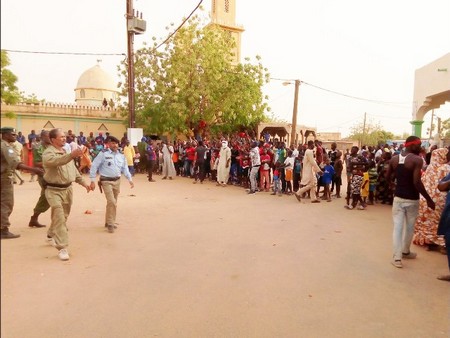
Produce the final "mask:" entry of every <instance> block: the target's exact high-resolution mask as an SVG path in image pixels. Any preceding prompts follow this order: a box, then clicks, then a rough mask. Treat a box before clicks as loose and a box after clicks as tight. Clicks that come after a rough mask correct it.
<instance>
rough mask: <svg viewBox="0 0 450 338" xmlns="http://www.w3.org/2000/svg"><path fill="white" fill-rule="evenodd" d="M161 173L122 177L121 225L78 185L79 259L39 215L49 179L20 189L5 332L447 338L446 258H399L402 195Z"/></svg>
mask: <svg viewBox="0 0 450 338" xmlns="http://www.w3.org/2000/svg"><path fill="white" fill-rule="evenodd" d="M156 179H157V182H155V183H149V182H147V181H146V179H145V176H144V175H138V176H136V177H135V182H136V187H135V188H134V189H132V190H131V189H130V187H129V186H128V184H127V182H126V181H125V180H124V179H122V192H121V195H120V199H119V207H118V223H119V224H118V229H117V231H116V232H115V233H114V234H110V233H107V232H106V231H105V228H104V227H103V225H104V211H105V204H106V202H105V198H104V196H103V195H101V194H100V193H99V191H98V190H96V191H95V192H91V193H89V194H86V191H85V190H84V189H83V188H82V187H81V186H78V185H77V186H75V187H74V191H75V193H74V195H75V196H74V200H75V202H74V205H73V207H72V212H71V215H70V217H69V221H68V225H69V228H70V233H69V237H70V246H69V253H70V256H71V259H70V260H69V261H67V262H62V261H60V260H59V259H58V258H57V251H56V249H55V248H53V247H51V246H50V245H48V244H47V243H46V241H45V237H46V230H45V229H30V228H28V226H27V225H28V221H29V218H30V216H31V214H32V208H33V207H34V204H35V202H36V201H37V198H38V195H39V186H38V184H37V183H29V182H26V183H25V184H24V185H23V186H15V199H16V204H15V208H14V211H13V214H12V217H11V220H12V223H13V226H12V227H11V231H12V232H14V233H20V234H21V235H22V236H21V237H20V238H19V239H14V240H2V241H1V255H2V256H1V264H2V266H1V267H2V274H1V310H2V311H1V335H2V337H4V338H16V337H17V338H28V337H43V338H53V337H55V338H57V337H58V338H59V337H105V338H106V337H108V338H112V337H114V338H115V337H117V338H119V337H121V338H122V337H257V338H261V337H283V338H284V337H396V338H398V337H448V335H449V295H450V293H449V283H446V282H442V281H438V280H437V279H436V275H437V274H439V273H445V272H447V271H446V266H447V262H446V257H445V256H444V255H441V254H439V253H436V252H427V251H425V250H424V249H422V248H420V247H415V246H413V250H414V251H416V252H417V253H418V258H417V259H416V260H414V261H405V262H404V268H403V269H396V268H394V267H393V266H392V265H391V264H390V263H389V262H390V259H391V252H392V249H391V247H392V239H391V238H392V223H391V214H390V207H389V206H385V205H376V206H373V207H369V209H368V210H365V211H360V210H346V209H344V208H343V205H344V200H343V199H335V200H333V201H332V202H331V203H325V202H322V203H320V204H310V203H308V201H307V200H304V201H303V202H302V203H301V204H299V203H298V201H297V200H296V199H295V198H294V197H292V196H283V197H278V196H271V195H270V194H269V193H257V194H255V195H247V194H246V193H245V191H244V190H243V189H241V188H236V187H232V186H229V187H225V188H222V187H217V186H215V184H214V183H211V182H205V184H196V185H194V184H192V181H191V180H189V179H185V178H177V179H175V180H173V181H169V180H167V181H162V180H161V179H160V177H158V176H157V177H156ZM86 210H91V211H92V214H85V211H86ZM40 221H41V222H42V223H45V224H49V222H50V212H47V213H46V214H44V215H42V216H41V218H40Z"/></svg>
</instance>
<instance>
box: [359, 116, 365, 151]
mask: <svg viewBox="0 0 450 338" xmlns="http://www.w3.org/2000/svg"><path fill="white" fill-rule="evenodd" d="M366 118H367V112H364V122H363V132H362V137H361V141H360V142H361V144H360V145H359V148H361V147H362V146H363V145H364V142H363V141H364V140H365V139H366Z"/></svg>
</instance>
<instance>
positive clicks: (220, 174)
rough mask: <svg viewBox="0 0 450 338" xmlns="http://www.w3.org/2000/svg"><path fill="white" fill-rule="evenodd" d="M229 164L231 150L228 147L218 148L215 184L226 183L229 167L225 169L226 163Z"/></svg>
mask: <svg viewBox="0 0 450 338" xmlns="http://www.w3.org/2000/svg"><path fill="white" fill-rule="evenodd" d="M228 162H229V163H231V149H230V148H229V147H226V148H220V152H219V164H218V166H217V182H219V183H225V184H226V183H227V182H228V178H229V177H230V166H228V168H227V167H226V165H227V163H228Z"/></svg>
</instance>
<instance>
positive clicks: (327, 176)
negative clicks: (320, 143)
mask: <svg viewBox="0 0 450 338" xmlns="http://www.w3.org/2000/svg"><path fill="white" fill-rule="evenodd" d="M333 175H334V168H333V166H332V165H331V161H330V159H329V158H328V157H327V158H326V159H325V166H324V167H323V175H322V184H323V186H324V190H323V199H326V200H327V202H331V192H330V186H331V181H332V180H333Z"/></svg>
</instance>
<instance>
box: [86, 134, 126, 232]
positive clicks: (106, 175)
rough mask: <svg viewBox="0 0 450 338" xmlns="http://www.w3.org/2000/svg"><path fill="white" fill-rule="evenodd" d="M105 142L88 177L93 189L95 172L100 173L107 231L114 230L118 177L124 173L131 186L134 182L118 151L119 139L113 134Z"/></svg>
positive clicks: (124, 160) (118, 187) (118, 190)
mask: <svg viewBox="0 0 450 338" xmlns="http://www.w3.org/2000/svg"><path fill="white" fill-rule="evenodd" d="M106 143H107V144H108V145H109V147H108V149H105V150H104V151H102V152H101V153H99V154H98V155H97V156H96V157H95V159H94V162H92V166H91V171H90V174H89V177H90V179H91V186H90V187H91V190H94V189H95V178H96V177H97V172H98V173H99V174H100V181H99V186H100V189H102V188H103V190H104V191H105V197H106V214H105V227H106V228H107V229H108V232H114V229H115V227H116V226H115V222H116V211H117V198H118V196H119V193H120V177H121V176H122V174H124V175H125V177H126V178H127V179H128V182H130V186H131V188H133V187H134V183H133V180H132V178H131V174H130V171H129V170H128V165H127V161H126V159H125V156H124V155H123V154H122V153H121V152H120V151H119V140H118V139H117V138H115V137H114V136H109V137H108V138H107V139H106ZM100 191H101V190H100Z"/></svg>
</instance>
